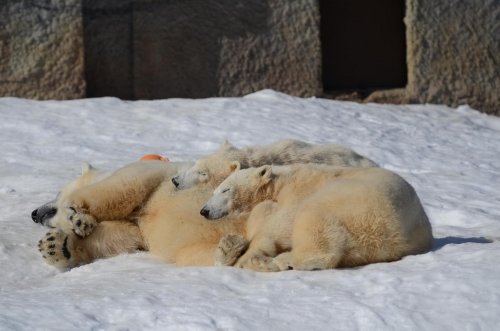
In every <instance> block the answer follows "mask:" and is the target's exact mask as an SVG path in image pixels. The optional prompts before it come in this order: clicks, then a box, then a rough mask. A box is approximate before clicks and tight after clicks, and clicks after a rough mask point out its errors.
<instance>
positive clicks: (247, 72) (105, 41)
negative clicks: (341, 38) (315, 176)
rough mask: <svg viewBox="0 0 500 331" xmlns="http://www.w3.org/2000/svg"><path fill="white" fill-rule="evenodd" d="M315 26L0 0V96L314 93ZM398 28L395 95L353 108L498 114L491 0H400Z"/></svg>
mask: <svg viewBox="0 0 500 331" xmlns="http://www.w3.org/2000/svg"><path fill="white" fill-rule="evenodd" d="M324 1H328V0H324ZM322 19H325V20H326V19H329V18H328V17H323V18H322ZM319 22H320V6H319V1H318V0H294V1H286V0H182V1H181V0H169V1H167V0H2V1H0V96H19V97H27V98H36V99H71V98H79V97H84V96H90V97H93V96H117V97H120V98H123V99H154V98H169V97H191V98H196V97H211V96H240V95H244V94H247V93H250V92H253V91H256V90H259V89H263V88H272V89H276V90H278V91H282V92H285V93H289V94H292V95H299V96H311V95H318V96H321V95H323V93H324V91H323V87H322V82H321V74H322V73H321V45H320V27H319ZM405 24H406V42H407V65H408V85H407V87H406V88H400V89H396V90H390V91H377V92H375V93H373V94H371V95H370V96H369V97H368V99H366V100H365V101H375V102H417V103H426V102H428V103H442V104H447V105H450V106H456V105H459V104H464V103H468V104H470V105H471V106H472V107H474V108H476V109H479V110H481V111H484V112H487V113H491V114H497V115H500V97H499V93H498V91H500V0H470V1H463V0H448V1H434V0H406V17H405ZM360 42H362V41H360ZM381 47H383V45H381ZM84 61H85V69H84ZM85 83H87V88H85Z"/></svg>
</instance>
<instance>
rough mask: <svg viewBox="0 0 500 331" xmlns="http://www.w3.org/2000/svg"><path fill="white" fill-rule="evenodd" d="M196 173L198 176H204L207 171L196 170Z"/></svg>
mask: <svg viewBox="0 0 500 331" xmlns="http://www.w3.org/2000/svg"><path fill="white" fill-rule="evenodd" d="M198 175H200V176H206V175H207V173H206V172H203V171H198Z"/></svg>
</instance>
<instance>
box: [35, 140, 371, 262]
mask: <svg viewBox="0 0 500 331" xmlns="http://www.w3.org/2000/svg"><path fill="white" fill-rule="evenodd" d="M304 144H305V143H301V142H298V141H290V140H286V141H283V142H279V143H277V144H274V147H273V148H272V149H271V150H272V152H269V153H270V154H269V156H268V158H261V161H260V162H266V160H269V158H272V159H278V158H280V156H277V155H274V154H283V155H282V156H281V157H283V156H286V160H285V159H282V162H285V163H286V162H296V161H298V160H299V157H301V156H300V155H301V154H300V153H299V154H297V157H295V156H293V155H291V154H290V153H289V152H288V151H287V148H288V147H289V146H300V147H301V149H302V151H303V152H302V154H303V153H304V152H305V150H306V149H307V148H306V146H309V148H310V151H309V152H308V155H309V158H310V159H312V160H315V159H324V160H326V161H328V160H329V161H328V162H330V163H331V164H337V163H339V162H342V163H341V164H344V163H345V162H348V163H352V164H360V165H365V164H374V163H373V162H372V161H369V160H368V159H366V158H364V157H362V156H359V155H358V154H356V153H355V152H353V151H351V150H349V149H347V148H342V149H340V148H339V149H337V151H340V152H339V153H340V155H341V157H339V158H335V157H332V158H330V159H328V160H327V159H325V157H326V156H325V151H324V149H322V148H321V147H320V146H319V147H318V145H309V144H305V145H304ZM271 146H273V145H271ZM276 146H282V147H283V148H284V150H280V149H279V148H277V147H276ZM327 146H328V145H327ZM227 148H228V147H227V144H225V145H224V146H223V147H222V148H221V150H222V149H224V150H226V149H227ZM232 148H234V147H232ZM332 152H333V151H332ZM273 153H274V154H273ZM216 154H217V153H216ZM261 155H263V154H261ZM348 155H351V156H352V157H353V159H352V160H351V161H349V158H348ZM339 160H340V161H339ZM326 161H325V162H326ZM190 166H192V164H191V163H173V162H169V163H166V162H162V161H140V162H135V163H132V164H130V165H128V166H125V167H123V168H121V169H119V170H117V171H115V172H103V171H99V170H97V169H94V168H92V167H91V166H89V165H86V166H84V167H83V171H82V176H80V177H79V178H78V179H77V180H75V181H73V182H71V183H70V184H68V185H67V186H66V187H65V188H64V189H63V190H62V191H61V193H60V194H59V195H58V197H57V199H56V201H54V202H51V203H48V204H46V205H44V206H41V207H40V208H38V209H36V210H34V211H33V213H32V218H33V220H34V221H35V222H37V223H41V224H44V225H46V226H48V227H51V228H53V229H52V230H50V231H49V232H48V233H47V234H46V235H45V237H44V238H43V239H42V240H40V242H39V250H40V252H41V253H42V256H43V257H44V258H45V260H46V261H47V262H48V263H49V264H52V265H55V266H58V267H61V268H68V267H73V266H76V265H80V264H84V263H89V262H92V261H93V260H95V259H97V258H101V257H109V256H114V255H117V254H120V253H127V252H133V251H136V250H137V249H144V250H148V251H149V252H150V253H151V254H152V255H155V256H158V257H160V258H162V259H163V260H165V261H167V262H172V263H176V264H178V265H213V264H214V261H215V260H214V254H216V256H218V254H219V253H220V251H221V250H222V251H226V250H227V247H226V246H228V245H234V244H235V242H236V243H237V240H236V239H237V238H238V237H237V236H236V237H228V238H235V240H236V241H235V242H232V241H231V240H228V239H227V238H226V239H225V240H224V241H221V242H219V241H220V239H221V238H223V237H224V236H225V235H228V234H233V235H244V231H245V222H244V221H245V220H246V215H244V214H242V215H239V216H237V217H234V218H233V217H231V219H226V220H225V221H222V222H220V223H219V222H218V223H209V222H206V220H205V219H204V218H203V217H202V216H201V215H200V214H199V210H200V208H201V206H202V205H203V203H204V202H206V200H207V199H208V198H209V197H210V196H211V194H212V192H213V190H214V189H215V187H216V186H217V185H218V184H220V182H221V181H222V180H224V178H225V177H224V176H222V177H220V176H218V177H217V180H214V179H212V180H210V181H207V182H205V183H197V185H196V186H194V187H192V188H189V189H185V190H177V189H176V188H175V187H174V185H173V183H172V182H171V178H172V177H173V176H174V175H175V174H177V173H178V172H179V171H184V170H186V169H188V168H189V167H190ZM226 166H227V171H226V173H227V175H229V174H230V172H231V171H235V170H236V167H234V166H233V164H229V163H228V164H226ZM218 171H219V172H220V171H221V169H219V170H218ZM220 245H222V246H220Z"/></svg>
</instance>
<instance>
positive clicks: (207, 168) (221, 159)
mask: <svg viewBox="0 0 500 331" xmlns="http://www.w3.org/2000/svg"><path fill="white" fill-rule="evenodd" d="M293 163H316V164H329V165H333V166H337V167H376V166H377V164H376V163H375V162H373V161H372V160H370V159H368V158H366V157H364V156H362V155H359V154H357V153H356V152H355V151H353V150H352V149H349V148H346V147H343V146H340V145H336V144H325V145H313V144H309V143H306V142H303V141H299V140H293V139H286V140H281V141H278V142H276V143H274V144H270V145H264V146H255V147H247V148H243V149H239V148H236V147H235V146H233V145H231V144H230V143H228V142H225V143H224V144H223V145H222V146H221V147H220V148H219V150H217V151H216V152H215V153H213V154H211V155H209V156H206V157H203V158H201V159H199V160H198V161H196V163H195V164H194V165H193V166H192V167H190V168H189V169H187V170H184V171H180V173H179V174H178V175H177V176H175V177H173V178H172V182H173V183H174V185H175V186H176V187H177V188H179V189H185V188H190V187H193V186H196V185H198V184H199V183H210V184H211V185H214V187H215V186H217V185H218V184H220V183H221V182H222V181H223V180H224V179H225V178H226V177H227V176H229V175H230V174H231V172H232V171H234V170H237V169H240V168H241V169H245V168H249V167H258V166H262V165H265V164H273V165H285V164H293Z"/></svg>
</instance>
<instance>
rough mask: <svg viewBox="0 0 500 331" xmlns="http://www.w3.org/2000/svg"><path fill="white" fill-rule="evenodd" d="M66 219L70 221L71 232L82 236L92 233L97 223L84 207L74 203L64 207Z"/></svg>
mask: <svg viewBox="0 0 500 331" xmlns="http://www.w3.org/2000/svg"><path fill="white" fill-rule="evenodd" d="M66 219H67V220H68V221H69V222H70V223H71V225H72V227H73V232H74V233H75V234H76V235H78V236H80V237H82V238H84V237H86V236H88V235H89V234H90V233H92V231H93V230H94V228H95V227H96V225H97V221H96V219H95V217H94V216H92V215H91V214H89V212H88V211H87V210H86V209H84V208H80V207H77V206H75V205H73V206H68V207H66Z"/></svg>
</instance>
